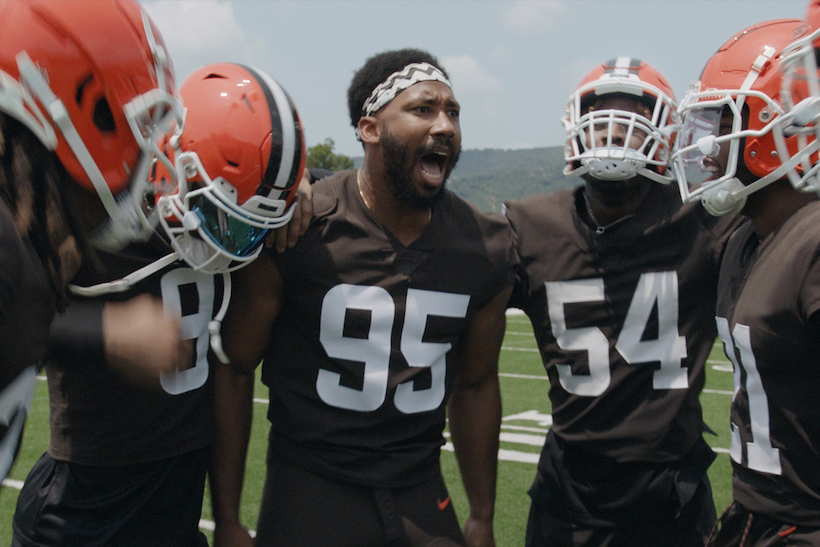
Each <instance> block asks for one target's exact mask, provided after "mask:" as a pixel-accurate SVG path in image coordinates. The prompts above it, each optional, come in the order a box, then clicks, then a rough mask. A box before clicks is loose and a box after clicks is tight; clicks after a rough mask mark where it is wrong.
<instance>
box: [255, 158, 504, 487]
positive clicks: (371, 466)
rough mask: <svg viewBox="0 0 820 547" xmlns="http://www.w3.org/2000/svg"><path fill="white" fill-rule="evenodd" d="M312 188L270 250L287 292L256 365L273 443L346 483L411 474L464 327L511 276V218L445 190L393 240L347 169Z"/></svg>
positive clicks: (441, 406) (427, 459) (422, 468)
mask: <svg viewBox="0 0 820 547" xmlns="http://www.w3.org/2000/svg"><path fill="white" fill-rule="evenodd" d="M313 191H314V195H315V198H314V203H315V209H316V210H317V213H315V214H314V218H313V222H312V225H311V227H310V229H309V230H308V232H307V233H306V234H305V235H304V236H302V237H301V238H300V239H299V242H298V243H297V245H296V246H295V247H294V248H293V249H290V250H288V251H286V252H284V253H282V254H281V255H279V254H274V257H275V260H276V261H277V263H278V266H279V269H280V271H281V273H282V276H283V278H284V283H285V295H284V298H285V300H284V303H283V305H282V310H281V312H280V313H279V316H278V318H277V320H276V323H275V325H274V327H273V332H272V341H271V344H270V346H269V349H268V350H267V353H266V356H265V360H264V362H263V365H262V378H263V381H264V382H265V384H266V385H267V386H268V387H269V388H270V392H271V404H270V411H269V418H270V421H271V423H272V433H271V443H272V444H271V446H272V447H273V448H274V449H275V450H277V451H278V452H279V453H280V454H281V456H282V457H284V458H287V459H288V460H290V461H292V462H294V463H295V464H297V465H301V466H307V467H309V468H310V469H311V470H313V471H315V472H320V473H323V474H326V475H329V476H333V477H336V478H340V479H343V480H345V481H348V482H353V483H359V484H367V485H372V486H382V487H389V486H400V485H406V484H413V483H417V482H420V481H422V480H424V479H426V478H429V477H430V476H431V475H432V473H433V472H435V471H437V468H438V455H439V450H440V447H441V445H442V444H443V442H444V440H443V436H442V431H443V429H444V425H445V405H446V403H447V400H448V397H449V394H450V390H451V389H452V386H453V381H454V379H455V375H456V374H457V373H458V371H457V370H456V363H457V356H458V354H459V352H460V351H461V342H462V335H463V334H464V332H465V329H466V327H467V325H468V323H469V321H470V318H471V316H472V314H473V312H474V311H475V310H477V309H479V308H481V307H482V306H484V305H485V304H486V303H488V302H489V301H490V300H491V299H492V298H493V297H495V296H496V295H498V294H499V293H500V292H501V291H502V290H504V288H505V287H509V286H510V285H511V284H512V282H513V276H514V272H513V260H514V252H513V249H512V233H511V231H510V228H509V224H508V223H507V222H506V220H505V219H504V218H503V217H502V216H500V215H492V216H490V215H485V214H483V213H481V212H479V211H478V210H477V209H475V208H474V207H473V206H472V205H470V204H468V203H467V202H465V201H464V200H462V199H460V198H458V197H457V196H455V194H453V193H452V192H450V191H444V194H443V195H442V196H441V199H440V201H438V202H436V203H435V205H434V206H433V210H432V216H431V220H430V223H429V225H428V226H427V228H426V230H425V231H424V232H423V233H422V235H421V236H420V237H419V238H418V239H417V240H416V241H415V242H413V243H412V244H410V245H409V246H406V247H405V246H404V245H402V244H401V243H400V242H399V241H398V240H396V239H395V237H393V236H392V235H391V234H390V233H389V232H388V231H386V230H385V229H384V228H383V227H382V226H381V224H380V223H379V222H378V221H377V220H376V218H375V217H374V216H373V215H372V214H371V213H370V211H369V210H368V209H367V208H366V206H365V205H364V203H363V202H362V200H361V197H360V196H359V192H358V190H357V185H356V176H355V172H354V171H344V172H340V173H337V174H335V175H334V176H332V177H329V178H326V179H323V180H322V181H319V182H317V183H316V184H315V185H314V189H313Z"/></svg>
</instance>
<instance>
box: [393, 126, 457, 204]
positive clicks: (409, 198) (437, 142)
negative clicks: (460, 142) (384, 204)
mask: <svg viewBox="0 0 820 547" xmlns="http://www.w3.org/2000/svg"><path fill="white" fill-rule="evenodd" d="M380 144H381V149H382V158H383V159H384V166H385V171H386V172H387V176H388V178H389V180H390V191H391V193H392V194H393V196H394V197H396V198H397V199H398V200H400V201H402V202H403V203H405V204H407V205H409V206H410V207H413V208H415V209H426V208H428V207H430V206H431V205H433V204H434V203H435V202H436V201H438V200H440V199H441V197H442V196H443V195H444V192H443V190H444V187H445V186H446V184H447V178H448V177H449V176H450V173H451V172H452V171H453V169H454V168H455V166H456V163H458V158H459V155H460V154H461V149H460V148H459V149H456V145H455V143H454V142H453V140H452V139H449V138H445V137H435V138H434V142H433V143H432V144H430V145H429V146H424V147H422V148H419V149H418V150H416V151H415V153H414V152H413V151H411V150H410V147H409V146H407V144H406V143H404V142H402V141H401V140H400V139H399V138H398V137H395V136H393V135H392V134H391V133H390V131H389V130H388V129H387V126H386V125H385V126H384V132H383V133H382V138H381V142H380ZM437 146H438V147H441V146H446V147H447V148H449V150H450V160H449V162H448V164H447V165H446V166H444V167H443V169H445V175H444V181H443V182H442V184H441V188H440V189H439V191H438V192H436V193H435V194H433V195H432V196H427V195H424V194H422V193H421V192H419V190H418V188H416V186H415V185H414V184H413V180H412V177H411V173H412V172H413V166H414V165H416V164H418V163H419V162H421V159H422V158H423V157H424V156H426V155H428V154H431V153H432V151H433V148H435V147H437Z"/></svg>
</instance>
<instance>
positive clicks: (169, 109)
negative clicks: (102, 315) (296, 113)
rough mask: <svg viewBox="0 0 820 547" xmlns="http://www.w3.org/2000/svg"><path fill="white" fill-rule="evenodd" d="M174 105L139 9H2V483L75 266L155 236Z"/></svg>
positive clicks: (153, 32)
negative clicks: (155, 198)
mask: <svg viewBox="0 0 820 547" xmlns="http://www.w3.org/2000/svg"><path fill="white" fill-rule="evenodd" d="M111 44H116V48H112V46H111ZM174 94H175V85H174V77H173V70H172V67H171V62H170V59H169V57H168V52H167V51H166V49H165V46H164V43H163V40H162V37H161V36H160V34H159V32H158V31H157V29H156V27H155V26H154V25H153V24H152V23H151V21H150V20H149V18H148V16H147V15H146V14H145V12H144V11H143V10H142V9H141V8H140V6H139V4H138V3H137V2H135V1H131V0H122V1H114V0H110V1H106V2H91V1H76V2H44V1H35V0H33V1H30V2H16V1H2V2H0V196H2V198H0V239H1V240H2V242H1V243H0V254H1V255H2V257H0V264H2V268H0V272H2V274H0V275H1V277H2V281H0V310H2V311H0V478H3V477H5V476H6V473H7V472H8V470H9V467H10V465H11V463H12V461H13V459H14V454H15V450H16V447H17V443H18V439H19V436H20V434H21V432H22V428H23V420H24V419H25V415H26V411H27V408H28V405H29V402H30V397H31V393H32V390H33V386H34V377H35V374H36V369H35V367H34V364H35V363H37V362H38V361H39V360H40V358H41V357H42V356H43V353H44V352H45V349H46V343H47V338H48V326H49V323H50V321H51V318H52V317H53V315H54V313H55V311H56V309H57V308H61V309H62V308H63V307H64V306H65V304H66V285H67V284H68V281H69V280H70V279H71V277H72V276H73V275H74V274H75V273H76V272H77V269H78V267H79V264H80V260H81V259H83V260H85V261H87V262H88V264H89V266H91V267H93V266H94V264H95V259H94V253H93V251H92V247H91V245H94V246H96V247H98V248H103V249H117V248H122V246H124V245H125V244H126V243H128V242H129V241H132V240H136V239H145V238H146V237H147V236H148V235H150V233H151V232H152V230H153V227H154V226H155V225H156V216H155V215H153V214H151V212H150V208H148V207H145V206H144V204H145V203H146V201H145V194H146V192H147V191H148V189H149V184H148V168H149V166H150V165H151V163H152V161H155V160H158V161H159V162H160V163H161V164H165V165H168V166H170V161H169V159H168V158H167V157H165V156H164V155H163V154H162V153H161V152H160V150H159V149H158V148H157V146H156V144H155V141H154V135H155V133H156V131H157V129H158V128H159V127H160V126H161V125H162V123H163V121H164V119H165V118H168V117H170V118H177V119H179V117H180V116H181V112H182V110H181V107H180V105H179V103H178V101H177V99H176V98H175V95H174ZM89 259H90V260H89ZM144 372H145V373H147V374H152V373H154V371H152V370H148V371H144Z"/></svg>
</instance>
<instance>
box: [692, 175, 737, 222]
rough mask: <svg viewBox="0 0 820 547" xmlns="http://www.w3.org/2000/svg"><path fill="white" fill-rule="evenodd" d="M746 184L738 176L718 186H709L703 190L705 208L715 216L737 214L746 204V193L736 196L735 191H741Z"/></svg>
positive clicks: (702, 198) (702, 199) (702, 200)
mask: <svg viewBox="0 0 820 547" xmlns="http://www.w3.org/2000/svg"><path fill="white" fill-rule="evenodd" d="M744 188H745V186H743V183H742V182H740V180H739V179H737V178H731V179H729V180H726V181H724V182H723V183H721V184H720V185H718V186H713V187H712V188H707V189H706V190H704V191H703V196H702V197H701V202H702V203H703V208H704V209H706V211H707V212H708V213H709V214H710V215H712V216H715V217H719V216H723V215H728V214H730V213H731V214H737V213H739V212H740V211H741V210H742V209H743V207H744V205H746V195H745V194H744V195H739V196H736V195H735V194H734V192H738V193H740V192H741V191H742V190H743V189H744Z"/></svg>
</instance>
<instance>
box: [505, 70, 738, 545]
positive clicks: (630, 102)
mask: <svg viewBox="0 0 820 547" xmlns="http://www.w3.org/2000/svg"><path fill="white" fill-rule="evenodd" d="M675 108H676V105H675V97H674V95H673V92H672V89H671V88H670V86H669V84H668V82H667V81H666V79H665V78H664V77H663V76H662V75H661V74H660V73H659V72H658V71H657V70H656V69H655V68H653V67H652V66H650V65H649V64H648V63H646V62H645V61H642V60H640V59H635V58H630V57H617V58H614V59H611V60H609V61H607V62H605V63H603V64H601V65H598V66H597V67H596V68H594V69H593V70H592V71H591V72H590V73H589V74H588V75H587V76H586V77H585V78H584V79H583V80H582V82H581V84H580V85H579V86H578V88H577V89H576V90H575V92H574V93H573V94H572V95H571V97H570V100H569V103H568V105H567V108H566V111H565V115H564V118H563V122H564V126H565V127H566V130H567V143H566V152H565V158H566V162H567V163H566V167H565V170H564V172H565V174H567V175H568V176H580V177H581V178H582V180H583V184H582V185H581V186H578V187H576V188H574V189H571V190H564V191H559V192H555V193H551V194H547V195H534V196H531V197H529V198H526V199H524V200H522V201H511V202H509V203H507V204H506V207H505V211H506V215H507V217H508V218H509V220H510V223H511V224H512V226H513V230H514V231H515V233H516V237H517V239H516V249H517V250H518V253H519V256H520V261H521V267H520V270H521V271H520V274H519V278H518V280H517V282H516V286H515V290H514V292H513V297H512V299H511V305H512V306H514V307H518V308H520V309H522V310H524V312H526V314H527V315H528V316H529V318H530V321H531V322H532V326H533V329H534V333H535V338H536V341H537V344H538V348H539V350H540V352H541V357H542V360H543V364H544V367H545V368H546V371H547V374H548V376H549V380H550V386H551V387H550V391H549V396H550V401H551V403H552V419H553V426H552V428H551V430H550V431H549V433H548V434H547V439H546V442H545V445H544V447H543V450H542V452H541V458H540V461H539V464H538V471H537V474H536V477H535V481H534V482H533V484H532V487H531V489H530V491H529V494H530V496H531V498H532V504H531V509H530V517H529V522H528V526H527V539H526V544H527V545H528V546H533V547H534V546H555V547H563V546H567V547H569V546H582V545H583V546H595V545H655V546H661V545H669V546H672V545H674V546H695V545H703V542H704V539H705V537H706V536H707V535H708V533H709V531H710V529H711V526H712V524H713V523H714V521H715V508H714V502H713V501H712V495H711V488H710V485H709V480H708V477H707V475H706V470H707V468H708V467H709V465H710V464H711V462H712V460H713V459H714V457H715V455H714V453H713V452H712V450H711V449H710V448H709V446H708V445H707V444H706V442H705V441H704V439H703V437H702V432H703V418H702V412H701V406H700V403H699V401H698V397H699V395H700V392H701V389H702V388H703V384H704V374H705V371H704V366H705V362H706V358H707V356H708V355H709V351H710V350H711V347H712V344H713V342H714V339H715V336H716V333H715V328H714V326H713V325H711V324H710V322H711V317H712V315H713V312H714V306H715V289H716V284H717V268H718V264H719V258H720V255H721V251H722V249H723V246H724V240H725V238H726V237H727V234H728V231H729V230H730V228H731V226H730V224H731V223H730V221H729V220H717V219H715V218H713V217H710V216H709V215H708V214H706V212H705V211H703V210H702V208H699V207H696V206H693V205H692V204H690V205H683V204H682V203H681V199H680V196H679V195H678V192H677V190H676V188H675V185H673V184H671V182H672V174H671V173H670V170H669V169H668V168H667V163H668V161H669V157H670V155H671V148H672V146H673V142H674V139H675V136H676V134H677V130H678V118H677V114H676V111H675Z"/></svg>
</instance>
